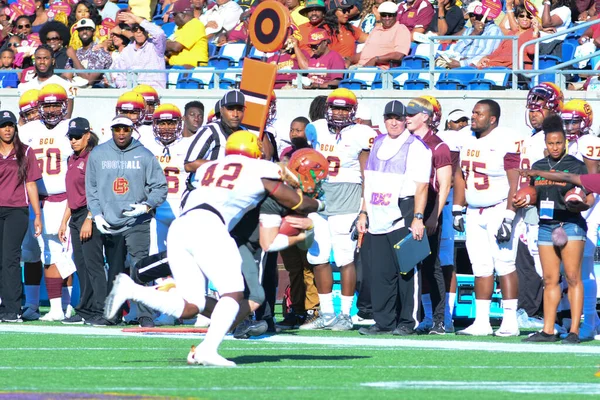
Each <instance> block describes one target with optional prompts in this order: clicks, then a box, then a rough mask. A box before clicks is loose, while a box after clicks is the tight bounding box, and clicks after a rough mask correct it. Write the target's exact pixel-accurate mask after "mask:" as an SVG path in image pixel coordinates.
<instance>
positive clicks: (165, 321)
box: [154, 314, 179, 326]
mask: <svg viewBox="0 0 600 400" xmlns="http://www.w3.org/2000/svg"><path fill="white" fill-rule="evenodd" d="M154 325H156V326H174V325H179V320H178V319H177V318H175V317H173V316H172V315H168V314H160V315H159V316H158V317H156V318H154Z"/></svg>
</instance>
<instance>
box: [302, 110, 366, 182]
mask: <svg viewBox="0 0 600 400" xmlns="http://www.w3.org/2000/svg"><path fill="white" fill-rule="evenodd" d="M376 136H377V132H375V131H374V130H373V129H372V128H371V127H369V126H367V125H361V124H354V125H350V126H348V127H346V128H344V129H342V130H341V132H340V134H339V135H336V134H334V133H331V132H330V131H329V127H328V126H327V121H326V120H325V119H319V120H316V121H315V122H313V123H312V124H309V125H308V126H307V127H306V139H307V140H308V142H309V143H310V144H311V145H312V147H313V148H314V149H315V150H317V151H318V152H320V153H321V154H323V155H324V156H325V157H326V158H327V161H328V162H329V174H328V176H327V181H328V182H331V183H340V182H346V183H358V184H360V183H362V175H361V173H360V163H359V161H358V156H359V154H360V152H361V151H363V150H367V151H368V150H370V149H371V147H372V146H373V141H374V140H375V137H376Z"/></svg>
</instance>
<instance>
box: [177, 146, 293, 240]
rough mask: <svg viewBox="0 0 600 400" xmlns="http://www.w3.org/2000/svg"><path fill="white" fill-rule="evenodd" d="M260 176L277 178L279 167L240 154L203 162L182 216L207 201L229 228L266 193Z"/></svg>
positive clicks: (278, 176)
mask: <svg viewBox="0 0 600 400" xmlns="http://www.w3.org/2000/svg"><path fill="white" fill-rule="evenodd" d="M262 178H267V179H276V180H280V179H281V169H280V167H279V166H278V165H277V164H274V163H272V162H270V161H265V160H257V159H253V158H248V157H245V156H240V155H229V156H226V157H225V158H223V159H221V160H218V161H211V162H208V163H205V164H203V165H202V166H200V168H198V170H197V171H196V174H195V175H194V181H193V185H194V190H192V191H191V192H190V195H189V197H188V199H187V201H186V203H185V206H184V207H183V210H182V215H183V214H184V213H186V212H187V211H190V210H191V209H194V208H196V207H198V206H199V205H201V204H208V205H210V206H212V207H213V208H215V209H216V210H217V211H219V213H220V214H221V216H222V217H223V219H224V220H225V225H227V228H228V230H229V231H231V230H232V229H233V228H234V227H235V225H236V224H237V223H238V222H239V220H240V219H241V218H242V217H243V216H244V214H246V212H247V211H249V210H251V209H253V208H254V207H256V205H257V204H258V203H259V202H260V201H261V200H262V199H263V198H264V197H265V195H266V194H267V193H266V191H265V187H264V185H263V183H262V180H261V179H262ZM198 228H199V229H208V228H207V227H198Z"/></svg>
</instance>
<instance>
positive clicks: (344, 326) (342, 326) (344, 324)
mask: <svg viewBox="0 0 600 400" xmlns="http://www.w3.org/2000/svg"><path fill="white" fill-rule="evenodd" d="M352 328H354V324H353V323H352V319H351V318H350V316H349V315H346V314H340V315H338V316H337V318H336V319H335V322H334V323H332V324H331V325H329V326H327V327H325V329H329V330H332V331H336V332H340V331H351V330H352Z"/></svg>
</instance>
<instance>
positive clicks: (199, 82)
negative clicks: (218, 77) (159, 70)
mask: <svg viewBox="0 0 600 400" xmlns="http://www.w3.org/2000/svg"><path fill="white" fill-rule="evenodd" d="M212 83H213V73H212V72H195V73H189V72H182V73H180V74H179V77H178V78H177V89H208V88H210V87H211V85H212Z"/></svg>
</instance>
